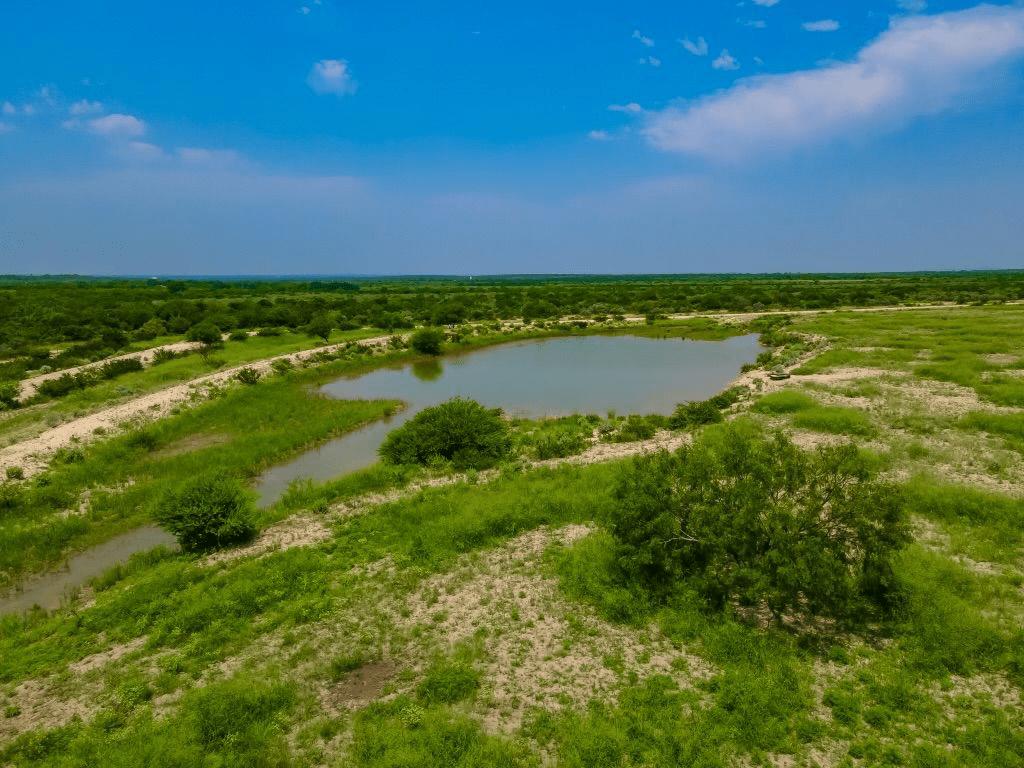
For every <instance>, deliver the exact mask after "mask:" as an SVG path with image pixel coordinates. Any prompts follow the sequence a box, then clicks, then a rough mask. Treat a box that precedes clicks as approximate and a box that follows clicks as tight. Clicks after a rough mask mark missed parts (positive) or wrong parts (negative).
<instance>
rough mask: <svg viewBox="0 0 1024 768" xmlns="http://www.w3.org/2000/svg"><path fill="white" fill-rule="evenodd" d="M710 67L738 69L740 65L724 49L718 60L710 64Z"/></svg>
mask: <svg viewBox="0 0 1024 768" xmlns="http://www.w3.org/2000/svg"><path fill="white" fill-rule="evenodd" d="M711 66H712V67H714V68H715V69H725V70H729V69H739V68H740V63H739V62H738V61H736V59H735V58H733V57H732V56H730V55H729V51H728V50H727V49H725V48H723V49H722V52H721V53H720V54H718V58H717V59H715V60H714V61H712V62H711Z"/></svg>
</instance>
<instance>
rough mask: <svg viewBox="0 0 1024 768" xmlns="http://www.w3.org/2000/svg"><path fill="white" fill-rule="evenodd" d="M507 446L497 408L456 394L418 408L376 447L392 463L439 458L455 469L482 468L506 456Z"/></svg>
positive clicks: (503, 422)
mask: <svg viewBox="0 0 1024 768" xmlns="http://www.w3.org/2000/svg"><path fill="white" fill-rule="evenodd" d="M510 448H511V438H510V436H509V428H508V425H507V424H506V423H505V420H504V419H503V418H502V415H501V409H500V408H492V409H489V408H485V407H484V406H482V405H480V403H478V402H476V401H475V400H465V399H462V398H459V397H456V398H454V399H452V400H449V401H448V402H446V403H441V404H440V405H435V406H433V407H431V408H425V409H423V410H422V411H420V412H419V413H418V414H416V415H415V416H414V417H413V418H412V419H411V420H410V421H409V422H408V423H406V424H404V425H403V426H401V427H399V428H398V429H396V430H394V431H393V432H391V434H389V435H388V436H387V438H385V440H384V442H383V444H381V447H380V449H379V450H380V456H381V458H382V459H384V460H385V461H386V462H388V463H391V464H423V465H426V464H428V463H430V462H432V461H436V460H437V459H438V458H440V459H443V460H445V461H451V462H452V464H453V465H454V466H455V468H456V469H470V468H472V469H485V468H487V467H492V466H494V465H495V464H497V463H498V462H499V461H500V460H501V459H503V458H505V456H506V455H508V452H509V449H510Z"/></svg>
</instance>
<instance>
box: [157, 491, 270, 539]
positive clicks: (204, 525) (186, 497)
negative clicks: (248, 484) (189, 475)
mask: <svg viewBox="0 0 1024 768" xmlns="http://www.w3.org/2000/svg"><path fill="white" fill-rule="evenodd" d="M153 516H154V518H155V519H156V521H157V522H158V523H159V524H160V525H161V526H163V527H164V528H165V529H166V530H168V531H169V532H170V533H172V534H174V536H175V537H176V538H177V539H178V544H179V545H180V546H181V548H182V549H183V550H184V551H185V552H206V551H210V550H214V549H220V548H221V547H224V546H227V545H229V544H238V543H241V542H245V541H248V540H250V539H251V538H252V537H253V536H254V535H255V533H256V526H255V525H254V524H253V521H252V515H251V509H250V500H249V497H248V495H247V494H246V491H245V489H244V488H243V487H242V486H241V485H240V484H239V483H238V482H236V481H234V480H229V479H227V478H221V477H214V476H207V477H200V478H197V479H195V480H192V481H191V482H189V483H187V484H185V485H184V486H182V487H180V488H178V489H176V490H172V491H168V492H167V493H165V494H164V495H163V496H162V497H161V498H160V500H159V501H158V502H157V505H156V510H155V512H154V515H153Z"/></svg>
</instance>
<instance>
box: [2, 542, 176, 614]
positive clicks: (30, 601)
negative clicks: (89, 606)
mask: <svg viewBox="0 0 1024 768" xmlns="http://www.w3.org/2000/svg"><path fill="white" fill-rule="evenodd" d="M156 547H167V548H168V549H177V548H178V543H177V541H176V540H175V538H174V537H173V536H172V535H171V534H169V533H168V532H167V531H165V530H163V529H162V528H158V527H157V526H155V525H144V526H142V527H141V528H136V529H135V530H134V531H129V532H128V533H125V534H122V535H120V536H115V537H114V538H112V539H110V540H109V541H105V542H103V543H102V544H99V545H97V546H95V547H93V548H92V549H89V550H86V551H85V552H82V553H81V554H78V555H75V556H74V557H72V558H71V559H70V560H68V564H67V565H66V566H65V567H64V568H62V569H61V570H59V571H50V572H49V573H41V574H39V575H37V576H33V577H31V578H30V579H28V580H27V581H25V582H23V583H22V584H19V585H18V586H17V587H16V588H15V589H14V590H12V591H10V592H7V593H5V594H3V595H0V614H3V613H20V612H22V611H27V610H29V609H31V608H32V607H34V606H37V605H38V606H39V607H40V608H42V609H44V610H46V611H52V610H55V609H56V608H59V607H60V605H61V602H62V601H64V600H66V599H67V597H68V595H69V594H70V593H71V592H72V591H73V590H75V589H78V588H80V587H83V586H85V585H86V584H88V583H89V581H90V579H94V578H96V577H97V576H99V575H100V574H102V573H103V572H104V571H106V570H107V569H108V568H111V567H112V566H114V565H117V564H118V563H123V562H127V560H128V558H129V557H131V556H132V555H134V554H135V553H136V552H145V551H146V550H149V549H155V548H156Z"/></svg>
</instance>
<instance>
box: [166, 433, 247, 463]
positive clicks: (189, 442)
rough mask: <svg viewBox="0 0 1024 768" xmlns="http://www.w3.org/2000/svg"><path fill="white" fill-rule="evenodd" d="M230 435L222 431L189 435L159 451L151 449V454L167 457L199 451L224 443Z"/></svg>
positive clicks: (228, 439)
mask: <svg viewBox="0 0 1024 768" xmlns="http://www.w3.org/2000/svg"><path fill="white" fill-rule="evenodd" d="M231 439H232V438H231V435H228V434H225V433H223V432H216V433H211V434H208V435H189V436H188V437H183V438H182V439H181V440H176V441H175V442H173V443H171V444H170V445H168V446H166V447H165V448H161V449H160V450H159V451H153V453H152V454H151V456H152V457H153V458H154V459H169V458H172V457H173V456H183V455H184V454H186V453H193V452H195V451H201V450H203V449H204V448H211V447H213V446H215V445H224V444H226V443H230V442H231Z"/></svg>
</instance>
